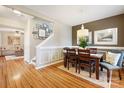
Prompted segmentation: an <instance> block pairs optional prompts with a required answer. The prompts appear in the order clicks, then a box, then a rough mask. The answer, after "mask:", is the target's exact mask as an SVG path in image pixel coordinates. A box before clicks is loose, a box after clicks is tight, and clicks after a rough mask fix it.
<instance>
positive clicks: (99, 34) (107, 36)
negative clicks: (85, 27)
mask: <svg viewBox="0 0 124 93" xmlns="http://www.w3.org/2000/svg"><path fill="white" fill-rule="evenodd" d="M117 30H118V29H117V28H109V29H103V30H97V31H94V44H95V45H117V43H118V31H117Z"/></svg>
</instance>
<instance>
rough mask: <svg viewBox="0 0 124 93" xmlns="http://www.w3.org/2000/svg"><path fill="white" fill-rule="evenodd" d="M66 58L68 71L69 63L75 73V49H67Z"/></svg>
mask: <svg viewBox="0 0 124 93" xmlns="http://www.w3.org/2000/svg"><path fill="white" fill-rule="evenodd" d="M67 57H68V61H67V67H68V70H69V67H70V63H71V65H72V66H73V65H74V66H75V72H77V55H76V49H74V48H70V49H68V53H67Z"/></svg>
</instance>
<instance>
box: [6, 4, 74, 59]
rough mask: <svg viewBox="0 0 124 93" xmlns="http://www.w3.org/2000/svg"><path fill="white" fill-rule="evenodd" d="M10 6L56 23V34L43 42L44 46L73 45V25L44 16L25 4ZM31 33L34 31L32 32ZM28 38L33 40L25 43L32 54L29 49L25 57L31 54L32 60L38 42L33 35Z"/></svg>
mask: <svg viewBox="0 0 124 93" xmlns="http://www.w3.org/2000/svg"><path fill="white" fill-rule="evenodd" d="M8 7H11V8H14V9H17V10H20V11H22V12H24V13H27V14H30V15H33V16H36V17H38V18H41V19H44V20H47V21H49V22H53V24H54V28H53V29H54V36H53V37H52V38H51V39H50V40H48V41H47V42H45V43H44V44H43V46H45V47H49V46H71V45H72V37H71V36H72V31H71V26H68V25H65V24H63V23H61V22H58V21H56V20H53V19H51V18H49V17H47V16H44V15H42V14H40V13H38V12H36V11H33V10H31V9H28V8H26V7H24V6H8ZM28 31H29V30H28ZM30 31H32V30H30ZM26 33H27V32H26ZM31 33H32V32H30V34H31ZM26 38H27V39H28V38H30V40H31V41H29V40H28V42H31V43H30V44H29V43H28V44H29V45H28V44H26V42H25V44H26V46H27V47H26V48H27V49H30V55H29V51H27V52H26V51H25V53H27V54H25V55H27V56H25V57H28V58H29V56H30V60H31V59H32V57H33V56H34V55H35V52H34V49H35V48H34V47H33V45H35V43H36V42H35V41H32V37H31V36H28V37H26ZM26 38H25V39H26ZM27 39H26V40H27ZM41 42H42V41H41ZM25 61H26V60H25ZM28 61H29V60H28Z"/></svg>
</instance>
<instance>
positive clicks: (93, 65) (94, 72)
mask: <svg viewBox="0 0 124 93" xmlns="http://www.w3.org/2000/svg"><path fill="white" fill-rule="evenodd" d="M93 73H95V65H93Z"/></svg>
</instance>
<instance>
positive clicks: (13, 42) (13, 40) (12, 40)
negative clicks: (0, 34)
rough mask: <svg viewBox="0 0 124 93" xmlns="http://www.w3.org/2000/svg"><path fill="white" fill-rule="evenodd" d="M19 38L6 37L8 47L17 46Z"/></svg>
mask: <svg viewBox="0 0 124 93" xmlns="http://www.w3.org/2000/svg"><path fill="white" fill-rule="evenodd" d="M19 44H20V37H16V36H8V45H19Z"/></svg>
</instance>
